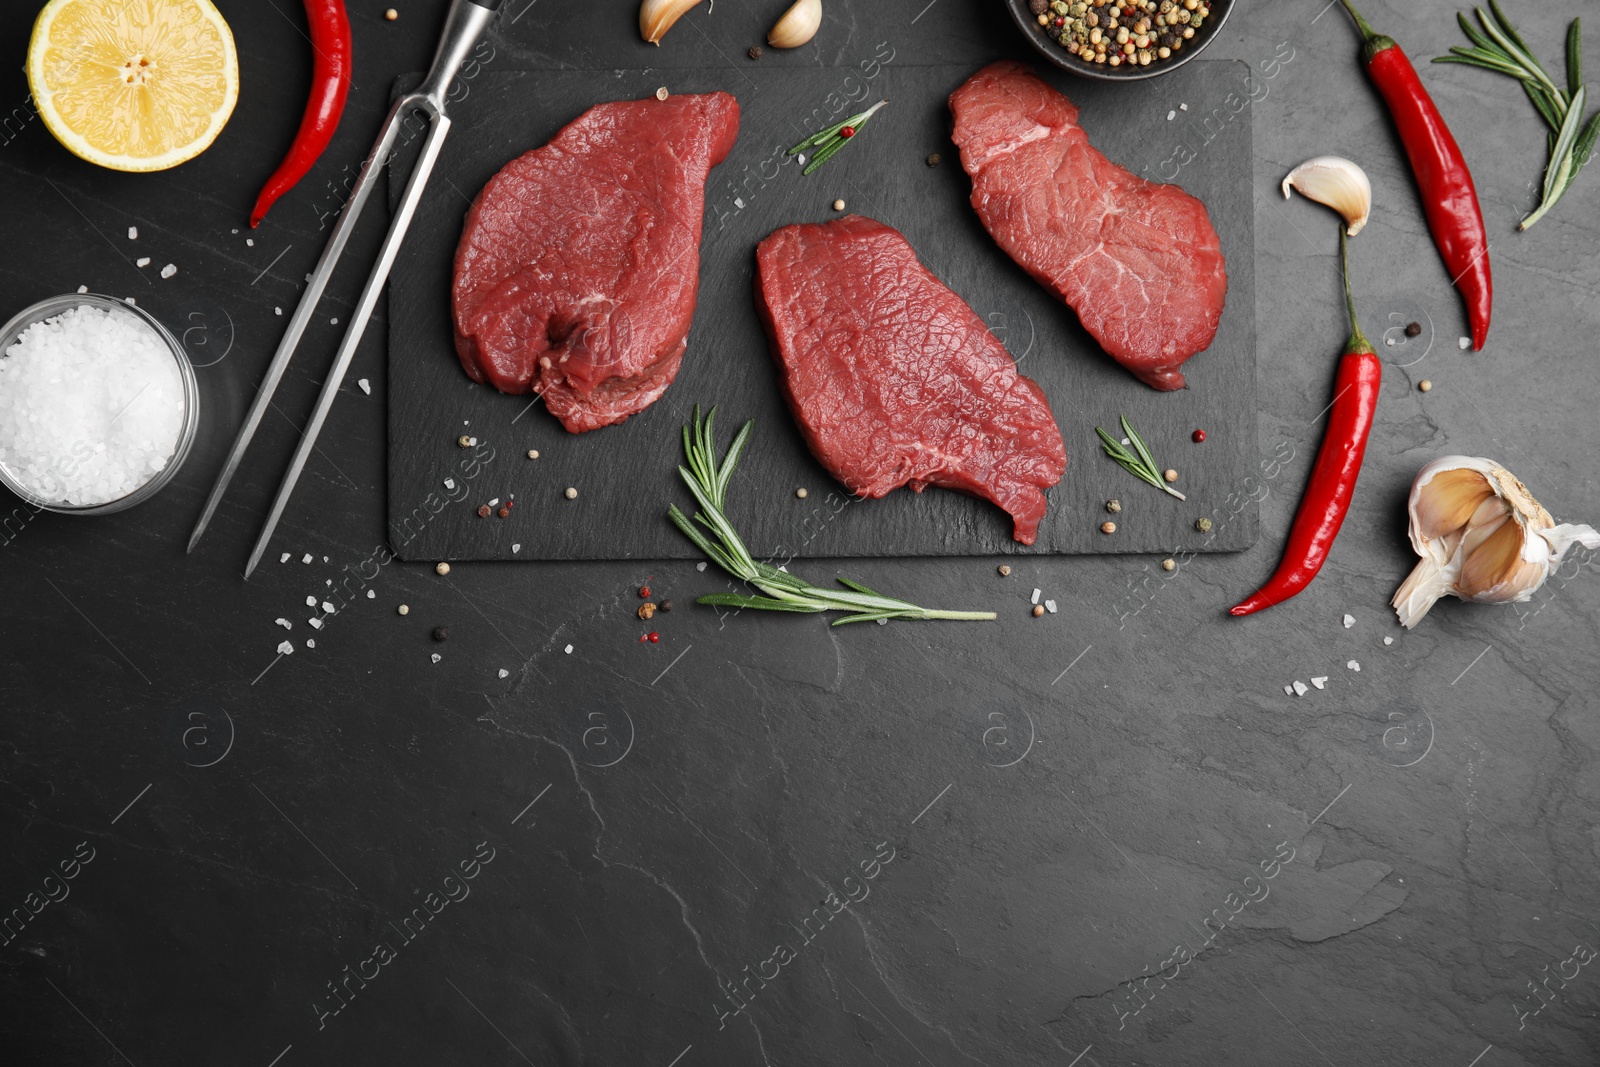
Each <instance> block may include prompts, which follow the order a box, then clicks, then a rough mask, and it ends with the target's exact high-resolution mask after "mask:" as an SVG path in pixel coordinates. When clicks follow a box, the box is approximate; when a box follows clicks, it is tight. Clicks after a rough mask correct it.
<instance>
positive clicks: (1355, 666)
mask: <svg viewBox="0 0 1600 1067" xmlns="http://www.w3.org/2000/svg"><path fill="white" fill-rule="evenodd" d="M1344 666H1345V670H1349V671H1357V672H1359V671H1360V670H1361V664H1359V663H1357V662H1356V661H1355V660H1351V661H1350V662H1349V663H1346V664H1345V665H1344Z"/></svg>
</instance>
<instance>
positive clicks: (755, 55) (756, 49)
mask: <svg viewBox="0 0 1600 1067" xmlns="http://www.w3.org/2000/svg"><path fill="white" fill-rule="evenodd" d="M747 54H748V55H749V56H750V58H751V59H760V58H761V46H760V45H758V44H753V45H751V46H750V51H749V52H748V53H747Z"/></svg>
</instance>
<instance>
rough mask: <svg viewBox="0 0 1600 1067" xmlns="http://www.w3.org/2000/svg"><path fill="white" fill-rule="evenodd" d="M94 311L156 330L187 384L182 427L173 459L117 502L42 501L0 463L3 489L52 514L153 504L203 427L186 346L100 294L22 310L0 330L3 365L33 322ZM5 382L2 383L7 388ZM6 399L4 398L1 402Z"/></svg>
mask: <svg viewBox="0 0 1600 1067" xmlns="http://www.w3.org/2000/svg"><path fill="white" fill-rule="evenodd" d="M79 307H92V308H99V309H101V310H104V311H110V312H113V313H119V312H120V313H122V314H125V315H128V316H131V317H132V318H134V319H135V320H137V321H138V322H139V323H140V324H142V325H144V326H148V327H149V328H150V329H151V330H154V331H155V334H156V336H157V337H159V338H160V340H161V343H162V344H163V345H165V346H166V349H167V351H168V352H169V353H170V354H171V356H172V361H173V363H174V364H176V366H177V368H178V379H179V380H180V381H181V382H182V383H183V385H182V388H183V426H182V427H181V428H180V429H179V431H178V441H177V444H176V445H175V446H174V447H173V450H172V455H171V456H169V457H167V464H166V466H165V467H163V468H161V470H159V471H157V472H156V473H155V475H154V476H153V477H151V479H150V480H149V481H147V482H145V483H144V484H143V485H141V486H139V488H137V489H135V490H133V492H131V493H128V494H127V495H125V496H120V497H117V498H116V499H115V500H107V501H104V502H102V503H99V504H72V503H69V502H67V501H65V500H50V499H46V498H44V497H41V496H40V495H39V494H38V493H36V492H34V491H33V490H32V489H29V488H27V487H26V486H24V485H23V484H22V483H21V482H20V481H19V479H18V478H17V477H16V476H14V475H13V474H12V473H11V471H9V470H7V469H6V466H5V464H4V463H0V484H4V485H5V487H6V488H7V489H9V490H11V491H12V492H13V493H15V494H16V495H17V496H19V497H21V498H22V499H23V500H24V501H26V502H27V503H28V504H31V505H32V506H34V507H36V508H40V509H42V510H44V511H53V512H57V513H58V514H62V515H109V514H111V513H112V512H117V511H123V510H126V509H127V508H131V507H133V506H134V505H135V504H141V503H143V502H144V501H146V500H149V499H150V498H151V497H152V496H155V495H156V493H158V492H160V491H161V488H162V487H163V486H165V485H166V484H167V483H168V482H170V481H172V479H173V476H174V475H176V474H177V473H178V468H179V467H181V466H183V461H184V460H185V459H186V458H188V455H189V449H190V447H191V446H192V445H193V444H194V435H195V429H196V427H198V426H199V424H200V390H199V387H198V385H197V384H196V382H195V377H194V368H193V367H192V366H190V364H189V357H188V355H186V354H185V352H184V350H183V346H182V345H181V344H179V343H178V339H177V338H175V337H173V336H172V333H171V331H169V330H168V329H167V328H166V327H165V326H163V325H161V322H160V320H158V319H157V318H156V317H155V316H153V315H151V314H150V313H149V312H148V311H145V310H144V309H143V308H141V307H138V306H137V305H134V304H129V303H127V302H126V301H123V300H118V299H116V298H115V297H110V296H102V295H101V294H99V293H68V294H67V295H65V296H57V297H52V298H50V299H49V300H41V301H40V302H39V303H37V304H34V305H33V306H32V307H28V308H23V309H22V310H21V311H19V312H17V314H16V315H15V316H14V317H13V318H12V319H11V321H10V322H8V323H6V324H5V326H4V327H0V360H3V359H7V358H9V357H8V356H6V354H5V353H6V352H8V351H9V350H10V348H11V346H12V345H14V344H16V342H17V338H18V337H20V336H21V335H22V332H23V331H24V330H26V329H27V328H28V327H30V326H32V325H34V324H35V323H39V322H43V321H45V320H46V319H50V318H54V317H55V316H57V315H60V314H62V313H63V312H66V311H70V310H71V309H73V308H79ZM3 381H4V379H0V383H3ZM3 401H4V397H3V396H0V402H3Z"/></svg>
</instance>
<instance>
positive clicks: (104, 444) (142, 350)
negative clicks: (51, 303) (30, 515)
mask: <svg viewBox="0 0 1600 1067" xmlns="http://www.w3.org/2000/svg"><path fill="white" fill-rule="evenodd" d="M184 406H185V400H184V391H183V378H182V377H181V376H180V374H179V372H178V367H177V364H176V363H175V362H173V358H172V353H171V351H170V350H169V349H168V348H167V346H166V345H165V344H164V343H163V342H162V340H161V337H160V335H158V334H157V333H156V332H155V330H154V329H152V328H151V327H150V325H149V324H148V323H146V322H144V321H143V320H142V319H139V318H137V317H136V316H134V315H133V314H131V313H129V312H126V311H120V310H118V311H111V310H107V309H103V308H97V307H89V306H84V307H76V308H69V309H68V310H66V311H64V312H62V313H61V314H60V315H56V316H53V317H51V318H49V319H46V320H45V321H43V322H36V323H34V324H33V325H31V326H29V327H28V328H27V329H25V330H23V331H22V334H21V335H20V336H19V337H18V338H17V340H16V343H15V344H13V345H11V346H10V347H9V348H7V349H6V350H5V352H4V354H3V355H0V463H3V464H4V465H5V467H6V469H7V470H8V471H9V472H10V473H11V475H12V477H13V478H15V479H16V480H17V481H18V482H19V483H20V484H21V485H22V486H23V488H25V489H27V490H28V491H30V492H32V493H33V494H35V495H36V496H38V497H39V498H41V499H43V500H48V501H52V502H57V501H59V502H62V503H66V504H70V505H77V506H89V505H94V504H104V503H107V502H108V501H112V500H116V499H118V498H120V497H124V496H127V495H128V494H129V493H131V492H133V491H134V490H136V489H138V488H139V487H140V486H142V485H144V484H145V483H146V482H148V481H150V480H151V479H152V478H154V477H155V476H156V475H157V474H159V473H160V472H161V471H162V470H163V469H165V468H166V466H167V463H168V462H169V461H170V460H171V459H172V454H173V453H174V452H175V451H177V447H178V437H179V435H180V434H181V433H182V430H183V422H184Z"/></svg>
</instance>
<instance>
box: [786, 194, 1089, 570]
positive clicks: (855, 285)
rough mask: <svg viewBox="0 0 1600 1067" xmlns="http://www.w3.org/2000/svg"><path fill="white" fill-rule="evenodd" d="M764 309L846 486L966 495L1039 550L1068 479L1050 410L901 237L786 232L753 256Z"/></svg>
mask: <svg viewBox="0 0 1600 1067" xmlns="http://www.w3.org/2000/svg"><path fill="white" fill-rule="evenodd" d="M756 305H757V310H758V311H759V312H760V315H761V319H762V322H763V323H764V324H765V325H766V328H767V333H768V335H769V336H770V337H771V339H772V346H773V355H774V358H775V359H776V360H777V362H778V368H779V370H780V371H781V373H782V388H783V393H784V396H785V398H786V399H787V400H788V402H789V408H790V410H791V411H793V412H794V417H795V421H796V422H797V423H799V425H800V432H801V433H802V434H803V435H804V436H805V439H806V444H807V445H809V446H810V448H811V452H812V454H813V455H815V456H816V457H817V460H818V462H820V463H821V464H822V465H823V466H824V467H826V468H827V469H828V471H829V473H831V474H832V475H833V476H834V477H835V478H837V479H839V481H841V482H843V483H844V485H845V487H846V488H848V489H849V490H850V491H851V492H852V493H855V494H856V495H858V496H865V497H874V498H875V497H881V496H883V495H884V494H886V493H888V492H890V491H892V490H894V489H898V488H899V487H900V486H902V485H910V486H911V488H913V489H915V490H916V491H917V492H921V491H922V489H923V487H924V486H927V485H937V486H941V487H943V488H946V489H956V490H960V491H961V492H965V493H971V494H973V495H974V496H979V497H983V498H984V499H987V500H991V501H993V502H994V503H995V504H998V505H999V506H1000V507H1001V508H1003V509H1005V510H1006V511H1007V512H1009V513H1010V515H1011V518H1012V531H1013V532H1012V536H1013V537H1015V538H1016V539H1017V540H1018V541H1020V542H1022V543H1023V544H1025V545H1031V544H1033V542H1034V539H1035V538H1036V537H1037V536H1038V531H1039V520H1040V519H1041V518H1043V517H1044V512H1045V496H1044V490H1045V489H1048V488H1049V487H1050V486H1052V485H1055V484H1056V483H1057V482H1059V481H1060V480H1061V475H1062V474H1063V473H1064V472H1065V471H1066V469H1067V452H1066V448H1065V446H1064V445H1063V444H1062V442H1061V431H1060V430H1059V429H1058V428H1057V427H1056V421H1055V417H1054V416H1053V415H1052V414H1051V413H1050V403H1049V401H1048V400H1046V399H1045V395H1044V391H1043V390H1042V389H1040V388H1039V386H1038V384H1037V383H1035V382H1034V381H1033V380H1032V379H1030V378H1025V377H1023V376H1022V375H1021V374H1019V373H1017V366H1016V363H1015V362H1014V361H1013V360H1012V358H1011V354H1010V353H1008V352H1007V351H1006V350H1005V347H1004V346H1003V345H1001V344H1000V342H999V341H997V340H995V338H994V335H993V334H991V333H990V332H989V328H988V326H987V324H985V323H984V321H983V320H982V319H981V318H979V317H978V314H977V312H975V311H973V310H972V309H971V308H970V307H968V306H967V304H966V302H965V301H963V300H962V299H961V298H960V297H959V296H957V295H956V294H955V293H953V292H951V291H950V290H949V289H947V288H945V286H944V283H943V282H941V281H939V279H938V278H936V277H934V275H933V274H932V273H931V272H929V270H928V269H927V268H926V267H924V266H923V265H922V263H921V262H920V261H918V259H917V254H916V252H915V251H914V250H913V249H912V247H911V245H910V243H909V242H907V241H906V239H905V238H904V237H902V236H901V235H900V232H899V231H898V230H895V229H893V228H891V227H889V226H885V225H884V224H883V223H881V222H877V221H875V220H873V219H868V218H863V217H861V216H859V215H847V216H845V217H844V218H841V219H836V220H834V221H832V222H827V223H822V224H820V225H801V226H785V227H784V228H783V229H781V230H778V231H776V232H775V233H773V234H771V235H770V236H769V237H767V239H766V240H764V241H762V242H761V244H760V245H759V246H758V247H757V249H756Z"/></svg>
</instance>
